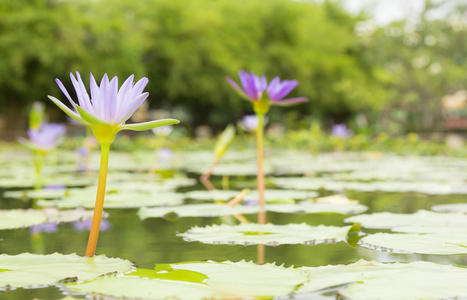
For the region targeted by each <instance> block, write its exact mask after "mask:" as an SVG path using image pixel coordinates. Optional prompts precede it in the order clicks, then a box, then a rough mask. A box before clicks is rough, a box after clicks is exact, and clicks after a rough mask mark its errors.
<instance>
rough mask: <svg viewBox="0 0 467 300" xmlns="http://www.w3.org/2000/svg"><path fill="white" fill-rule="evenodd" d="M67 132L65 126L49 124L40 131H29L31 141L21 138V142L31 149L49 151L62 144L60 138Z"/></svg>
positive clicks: (44, 125)
mask: <svg viewBox="0 0 467 300" xmlns="http://www.w3.org/2000/svg"><path fill="white" fill-rule="evenodd" d="M65 132H66V127H65V125H62V124H56V123H49V124H42V126H41V127H40V128H39V129H37V130H36V129H28V137H29V141H28V140H26V139H24V138H20V139H19V141H20V142H21V143H23V144H24V145H26V146H27V147H29V148H33V149H37V150H42V151H48V150H51V149H53V148H55V147H57V146H58V145H60V144H61V143H62V139H61V138H60V137H61V136H62V135H64V134H65Z"/></svg>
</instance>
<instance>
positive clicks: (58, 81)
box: [55, 78, 76, 108]
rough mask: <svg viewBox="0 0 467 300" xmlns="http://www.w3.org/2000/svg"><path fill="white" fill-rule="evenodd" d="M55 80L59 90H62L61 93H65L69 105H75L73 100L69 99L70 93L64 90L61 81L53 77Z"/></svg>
mask: <svg viewBox="0 0 467 300" xmlns="http://www.w3.org/2000/svg"><path fill="white" fill-rule="evenodd" d="M55 82H56V83H57V85H58V87H59V88H60V90H61V91H62V93H63V94H65V97H67V98H68V101H70V103H71V105H73V108H74V107H76V103H75V101H73V100H71V97H70V94H68V91H67V90H66V88H65V86H64V85H63V83H62V82H61V81H60V80H59V79H58V78H56V79H55Z"/></svg>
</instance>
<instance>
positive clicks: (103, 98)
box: [49, 72, 149, 125]
mask: <svg viewBox="0 0 467 300" xmlns="http://www.w3.org/2000/svg"><path fill="white" fill-rule="evenodd" d="M90 77H91V80H90V86H91V88H90V90H91V97H89V94H88V92H87V90H86V87H85V86H84V83H83V80H82V79H81V76H80V75H79V73H78V72H76V78H75V77H74V76H73V74H72V73H70V78H71V82H72V84H73V87H74V88H75V91H76V95H77V97H78V104H76V103H75V102H74V101H73V100H72V99H71V97H70V95H69V94H68V91H67V90H66V88H65V87H64V86H63V84H62V82H61V81H60V80H59V79H56V80H55V81H56V82H57V84H58V86H59V87H60V89H61V90H62V92H63V94H65V96H66V97H67V99H68V100H69V101H70V103H71V105H72V106H73V108H74V109H75V111H71V110H70V109H68V108H67V107H66V106H65V108H66V110H67V111H65V112H66V113H67V114H68V115H69V116H70V117H72V118H73V119H75V120H76V121H79V122H81V123H89V120H83V118H85V117H83V114H84V115H86V113H88V114H91V115H92V117H94V118H96V121H100V122H102V123H109V124H112V125H113V124H116V125H119V124H123V123H124V122H125V121H126V120H128V119H129V118H130V117H131V115H132V114H133V113H134V112H135V111H136V109H138V107H139V106H140V105H141V104H142V103H143V102H144V100H146V98H147V97H148V96H149V93H143V90H144V88H145V87H146V85H147V84H148V79H147V78H146V77H144V78H142V79H140V80H139V81H138V82H137V83H136V84H134V83H133V79H134V75H131V76H130V77H128V79H127V80H125V82H124V83H123V84H122V86H121V88H120V90H119V89H118V78H117V76H115V77H113V78H112V80H110V81H109V78H108V77H107V74H105V75H104V77H102V80H101V82H100V86H98V85H97V82H96V80H95V79H94V76H92V74H91V75H90ZM49 98H50V99H51V100H52V101H54V102H55V104H57V105H58V106H59V107H60V108H62V109H64V104H63V103H61V101H60V100H58V99H56V98H53V97H50V96H49ZM58 102H59V103H58ZM60 104H61V105H60ZM78 107H79V108H78ZM64 110H65V109H64ZM81 110H84V112H82V111H81ZM88 117H89V116H88Z"/></svg>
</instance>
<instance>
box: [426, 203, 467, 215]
mask: <svg viewBox="0 0 467 300" xmlns="http://www.w3.org/2000/svg"><path fill="white" fill-rule="evenodd" d="M431 209H432V210H434V211H436V212H442V213H446V212H453V213H463V214H467V203H452V204H440V205H434V206H432V207H431Z"/></svg>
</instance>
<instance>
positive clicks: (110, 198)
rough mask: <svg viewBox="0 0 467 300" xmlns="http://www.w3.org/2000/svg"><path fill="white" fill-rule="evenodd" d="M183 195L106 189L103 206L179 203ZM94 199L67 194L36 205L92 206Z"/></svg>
mask: <svg viewBox="0 0 467 300" xmlns="http://www.w3.org/2000/svg"><path fill="white" fill-rule="evenodd" d="M182 199H183V196H182V195H181V194H177V193H170V192H160V193H159V192H154V193H136V192H134V193H129V192H125V193H112V191H107V193H106V196H105V204H104V208H138V207H142V206H160V205H179V204H181V203H182V202H183V200H182ZM95 201H96V195H95V192H94V194H93V195H90V194H84V195H82V196H69V197H64V198H62V199H57V200H38V201H37V205H38V206H41V207H58V208H75V207H85V208H94V205H95Z"/></svg>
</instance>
